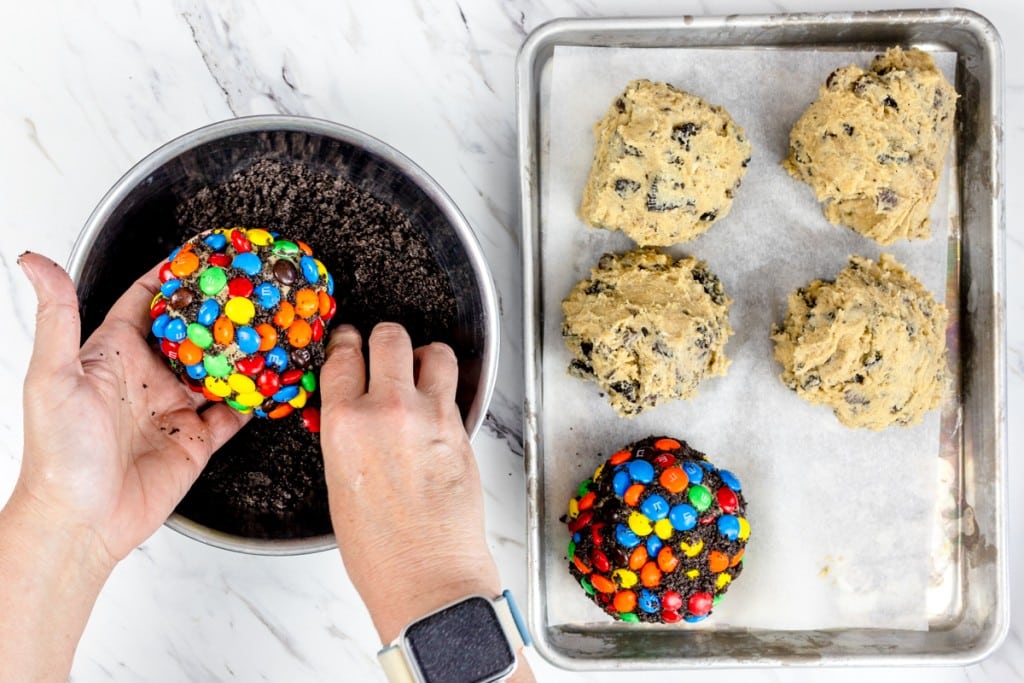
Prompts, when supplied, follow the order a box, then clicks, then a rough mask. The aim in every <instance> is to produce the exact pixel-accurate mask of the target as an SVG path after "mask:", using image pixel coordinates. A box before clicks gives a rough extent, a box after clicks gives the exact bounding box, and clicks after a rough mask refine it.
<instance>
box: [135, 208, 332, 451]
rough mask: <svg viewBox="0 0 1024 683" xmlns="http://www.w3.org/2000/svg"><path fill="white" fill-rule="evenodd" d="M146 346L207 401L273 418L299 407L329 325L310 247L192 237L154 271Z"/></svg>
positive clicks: (267, 235)
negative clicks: (154, 346)
mask: <svg viewBox="0 0 1024 683" xmlns="http://www.w3.org/2000/svg"><path fill="white" fill-rule="evenodd" d="M160 282H161V285H160V292H159V293H158V294H157V295H156V297H154V298H153V301H152V303H151V304H150V311H149V314H150V318H152V320H153V324H152V332H153V336H154V337H156V339H157V340H158V341H159V347H160V352H161V353H163V355H164V356H166V357H167V359H168V360H169V362H170V364H171V368H173V369H174V371H175V372H177V373H178V374H179V375H180V376H181V378H182V379H183V380H184V381H185V382H186V383H187V384H188V385H189V386H190V387H192V389H193V390H195V391H197V392H202V394H203V395H204V396H206V398H207V399H209V400H211V401H224V402H226V403H227V404H228V405H229V406H231V407H232V408H234V409H235V410H238V411H239V412H243V413H248V412H250V411H251V412H253V413H254V414H255V415H256V416H257V417H269V418H280V417H284V416H286V415H288V414H290V413H292V412H293V411H294V410H302V411H303V413H302V417H303V421H304V422H305V424H306V427H307V428H309V429H310V430H312V431H318V430H319V423H320V416H319V412H318V411H317V410H316V408H315V407H313V406H308V407H307V406H306V403H307V402H308V401H309V398H310V395H311V394H312V393H313V392H314V391H315V390H316V386H317V375H318V372H319V368H320V366H321V365H322V364H323V361H324V343H325V342H324V331H325V327H326V325H327V322H328V321H329V320H330V319H331V317H333V316H334V313H335V310H336V304H335V301H334V297H333V294H334V278H333V277H331V275H330V273H328V272H327V269H326V268H325V267H324V265H323V263H321V262H320V261H319V260H318V259H316V258H315V257H314V256H313V251H312V249H310V247H309V245H307V244H306V243H305V242H301V241H292V240H289V239H287V238H285V237H281V236H279V235H277V234H276V233H272V232H268V231H266V230H260V229H249V230H247V229H245V228H219V229H216V230H210V231H207V232H203V233H200V234H199V235H196V236H195V237H193V238H192V239H190V240H189V241H188V242H186V243H185V244H184V245H182V246H181V247H179V248H178V249H175V250H174V252H173V253H172V254H171V255H170V257H169V258H168V259H167V261H166V263H164V264H163V265H162V266H161V267H160Z"/></svg>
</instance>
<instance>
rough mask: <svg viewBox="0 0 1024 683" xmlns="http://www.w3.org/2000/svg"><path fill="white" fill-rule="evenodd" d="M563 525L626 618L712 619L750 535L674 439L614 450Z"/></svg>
mask: <svg viewBox="0 0 1024 683" xmlns="http://www.w3.org/2000/svg"><path fill="white" fill-rule="evenodd" d="M178 353H179V354H180V353H181V350H180V349H179V351H178ZM565 521H566V523H567V525H568V528H569V533H570V534H571V536H572V540H571V541H570V543H569V553H568V554H569V558H568V559H569V571H570V573H571V574H572V575H573V577H574V578H575V579H576V581H577V582H578V583H579V584H580V586H581V587H582V588H583V591H584V593H585V594H586V595H587V596H588V597H589V598H590V600H591V601H593V602H594V604H596V605H597V606H598V607H600V608H601V609H602V610H604V611H605V612H607V613H608V614H610V615H611V616H612V617H614V618H616V619H619V620H621V621H625V622H647V623H664V624H675V623H683V624H692V623H696V622H698V621H702V620H704V619H706V618H707V617H708V616H709V615H710V614H711V611H712V608H713V607H714V606H715V605H717V604H718V602H719V600H720V599H721V596H722V594H724V593H725V592H726V591H727V590H728V588H729V586H730V585H732V582H733V581H735V580H736V578H737V577H738V576H739V575H740V573H741V572H742V571H743V554H744V550H745V548H746V544H747V540H748V539H749V538H750V522H749V521H748V520H747V517H746V501H745V499H744V498H743V494H742V492H741V488H740V482H739V479H738V478H737V477H736V475H735V474H733V473H732V472H730V471H728V470H720V469H718V468H717V467H715V466H714V465H713V464H711V463H710V462H708V460H707V458H706V457H705V455H704V454H703V453H701V452H699V451H696V450H694V449H692V448H690V446H689V445H687V444H686V442H685V441H681V440H678V439H672V438H668V437H649V438H647V439H643V440H642V441H638V442H636V443H634V444H631V445H630V446H627V447H626V448H623V449H620V450H618V451H616V452H615V453H614V455H612V456H611V457H610V458H609V459H608V460H607V461H606V462H604V463H603V464H601V465H600V466H599V467H598V468H597V470H596V471H595V472H594V475H593V477H591V478H589V479H586V480H585V481H584V482H583V483H582V484H580V486H579V487H578V488H577V490H576V495H575V496H573V498H572V499H571V500H570V501H569V511H568V515H567V516H566V517H565Z"/></svg>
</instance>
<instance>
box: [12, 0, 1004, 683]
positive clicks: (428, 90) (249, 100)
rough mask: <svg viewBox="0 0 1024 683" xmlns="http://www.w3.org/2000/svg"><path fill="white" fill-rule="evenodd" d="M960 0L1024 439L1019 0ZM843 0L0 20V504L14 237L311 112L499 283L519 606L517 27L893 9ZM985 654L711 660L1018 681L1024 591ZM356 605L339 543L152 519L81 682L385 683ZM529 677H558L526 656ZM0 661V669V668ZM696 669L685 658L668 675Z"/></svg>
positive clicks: (292, 8)
mask: <svg viewBox="0 0 1024 683" xmlns="http://www.w3.org/2000/svg"><path fill="white" fill-rule="evenodd" d="M896 4H898V5H900V6H903V7H907V6H911V7H931V6H936V5H938V6H956V5H965V6H967V7H969V8H971V9H974V10H976V11H978V12H980V13H981V14H983V15H985V16H987V17H988V18H989V19H990V20H991V21H992V22H993V23H994V24H995V26H996V27H997V29H998V30H999V31H1000V32H1001V34H1002V36H1003V40H1004V43H1005V45H1004V48H1005V62H1006V65H1007V69H1006V78H1007V82H1006V118H1005V122H1006V126H1005V129H1004V131H1005V141H1006V148H1005V153H1006V159H1007V167H1006V170H1007V174H1006V195H1005V196H1006V225H1007V234H1006V259H1007V264H1008V268H1007V271H1008V272H1007V291H1006V313H1007V366H1008V369H1007V375H1008V377H1007V380H1008V381H1007V386H1008V397H1009V409H1008V412H1007V414H1008V415H1009V449H1008V450H1009V453H1010V455H1011V458H1012V456H1013V455H1014V454H1015V453H1017V452H1019V451H1021V450H1022V449H1024V431H1022V430H1024V421H1022V420H1021V419H1020V417H1021V411H1020V406H1021V402H1022V400H1024V296H1022V295H1024V273H1022V271H1021V269H1020V268H1017V267H1015V264H1019V263H1021V262H1024V229H1022V228H1021V227H1020V221H1021V219H1022V217H1024V192H1021V191H1020V190H1021V188H1020V182H1021V177H1022V175H1024V155H1022V152H1024V124H1022V123H1021V121H1022V120H1024V76H1021V73H1020V71H1019V70H1018V69H1016V68H1013V67H1012V66H1011V65H1015V64H1021V63H1024V47H1022V44H1021V43H1017V42H1016V40H1015V38H1016V37H1017V36H1016V32H1017V31H1019V30H1020V29H1021V28H1024V8H1022V7H1021V6H1019V5H1017V4H1016V3H1009V2H1000V0H977V1H970V0H965V2H962V3H954V2H948V1H946V0H925V1H923V2H921V1H919V0H902V1H901V2H899V3H896ZM886 8H887V7H886V4H885V3H883V2H877V1H875V0H871V1H861V2H848V3H845V4H843V3H838V2H835V1H834V0H819V2H809V1H805V0H781V1H778V0H776V1H772V0H750V1H748V2H741V1H739V0H725V1H721V2H693V1H685V0H683V1H678V2H671V1H669V0H601V1H598V0H578V1H574V0H516V1H511V0H510V1H505V0H474V1H473V2H469V1H468V0H466V1H464V2H462V3H461V4H460V3H459V2H458V1H457V0H429V1H428V0H381V1H380V2H327V1H326V0H324V1H323V2H314V1H312V0H310V1H309V2H296V3H273V2H268V1H267V2H244V1H241V0H239V1H236V2H219V3H209V5H207V4H206V3H201V2H189V1H185V0H173V1H168V2H161V3H146V2H105V3H88V4H86V3H55V2H43V3H20V4H19V5H18V8H17V12H11V13H8V14H9V16H8V18H7V20H5V21H4V22H2V23H0V88H2V92H3V104H2V105H0V149H2V150H3V163H2V164H0V206H2V207H3V208H4V212H3V218H2V219H0V320H4V321H5V334H6V338H5V342H4V345H3V350H2V352H0V381H2V384H0V385H2V386H7V387H8V390H7V391H6V392H3V393H2V394H0V499H6V497H7V495H8V493H9V491H10V489H11V488H12V487H13V485H14V481H15V479H16V477H17V472H18V467H19V462H20V457H21V442H22V427H21V403H20V387H21V384H22V380H23V377H24V372H25V368H26V367H27V364H28V357H29V352H30V348H31V339H32V335H33V326H34V313H33V311H34V303H35V302H34V297H33V295H32V292H31V289H30V287H29V285H28V282H27V281H26V280H25V279H24V278H23V277H22V275H21V273H20V271H19V270H18V268H17V267H16V266H15V261H16V259H17V255H18V254H19V253H21V252H22V251H24V250H26V249H31V250H33V251H39V252H42V253H45V254H48V255H49V256H51V257H53V258H55V259H56V260H58V261H66V259H67V256H68V254H69V253H70V250H71V245H72V243H73V242H74V240H75V237H76V236H77V234H78V231H79V229H80V228H81V226H82V224H83V223H84V221H85V219H86V217H87V216H88V215H89V213H90V211H91V210H92V209H93V207H94V206H95V204H96V203H97V201H98V200H99V198H100V197H101V196H102V195H103V193H104V192H105V191H106V190H107V189H108V188H109V187H110V186H111V185H112V184H113V183H114V182H115V181H116V180H117V178H118V177H119V176H120V175H121V174H122V173H124V172H125V171H126V170H127V169H128V168H129V167H130V166H131V165H132V164H134V163H135V162H136V161H138V160H139V159H140V158H142V157H143V156H145V155H146V154H147V153H148V152H150V151H151V150H153V149H154V148H156V147H157V146H159V145H160V144H162V143H164V142H165V141H167V140H169V139H171V138H173V137H175V136H177V135H180V134H182V133H184V132H186V131H189V130H191V129H193V128H196V127H198V126H202V125H204V124H206V123H210V122H212V121H216V120H220V119H226V118H230V117H233V116H243V115H248V114H260V113H287V114H299V115H309V116H316V117H322V118H326V119H331V120H334V121H338V122H341V123H345V124H348V125H350V126H354V127H356V128H360V129H362V130H364V131H366V132H368V133H370V134H371V135H374V136H376V137H379V138H382V139H384V140H386V141H387V142H389V143H390V144H392V145H394V146H395V147H397V148H398V149H400V150H402V151H403V152H404V153H405V154H407V155H408V156H410V157H411V158H412V159H413V160H415V161H416V162H417V163H418V164H420V165H421V166H422V167H423V168H424V169H425V170H426V171H427V172H428V173H430V174H431V175H432V176H433V177H434V178H435V179H437V181H438V182H439V183H440V184H441V185H442V186H443V187H444V188H445V189H446V190H447V191H448V192H449V193H450V194H451V195H452V197H453V198H454V199H455V201H456V203H457V204H459V206H460V207H461V208H462V210H463V212H464V213H465V214H466V216H467V217H468V218H469V220H470V223H471V224H472V225H473V226H474V227H475V229H476V230H477V234H478V237H479V239H480V242H481V244H482V246H483V249H484V252H485V253H486V255H487V257H488V259H489V262H490V265H491V268H492V271H493V275H494V278H495V281H496V283H497V288H498V291H499V293H500V295H501V304H502V321H501V323H502V330H501V331H502V356H501V365H500V369H499V378H498V383H497V390H496V392H495V396H494V400H493V403H492V405H491V410H490V415H489V416H488V419H487V421H486V423H485V426H484V429H483V430H482V431H481V433H480V435H479V436H478V437H477V438H476V440H475V447H476V451H477V457H478V461H479V463H480V466H481V470H482V476H483V481H484V486H485V489H486V494H487V495H486V501H487V529H488V537H489V540H490V544H491V548H492V550H493V552H494V553H495V555H496V556H497V558H498V562H499V566H500V567H502V571H503V578H504V581H505V583H506V585H507V586H508V587H509V588H511V589H512V590H513V591H514V593H515V594H516V595H517V596H520V601H521V602H525V595H526V566H525V517H526V509H525V484H524V476H523V447H522V426H521V419H522V410H521V405H522V401H523V389H522V370H523V359H522V348H521V315H522V310H521V303H520V291H521V288H520V262H519V258H518V253H519V252H518V250H519V240H518V230H519V224H518V210H517V203H518V196H517V176H516V168H517V160H516V124H515V111H514V81H513V63H514V60H515V56H516V52H517V50H518V49H519V46H520V44H521V43H522V41H523V39H524V37H525V36H526V34H527V33H529V31H531V30H532V29H533V28H535V27H537V26H538V25H540V24H541V23H543V22H545V21H547V20H549V19H552V18H555V17H562V16H598V15H604V16H631V15H632V16H641V15H666V14H729V13H739V12H743V13H768V12H783V11H826V10H830V9H836V10H847V9H886ZM1009 487H1010V496H1009V510H1008V516H1009V520H1010V533H1009V541H1010V543H1009V549H1010V577H1011V582H1010V583H1011V587H1012V586H1015V585H1016V586H1020V585H1024V553H1022V550H1021V549H1022V548H1024V522H1022V521H1021V520H1024V503H1022V500H1024V468H1021V467H1019V466H1015V464H1014V463H1012V462H1011V466H1010V478H1009ZM1011 595H1012V604H1011V614H1012V625H1011V630H1010V633H1009V636H1008V637H1007V639H1006V641H1005V643H1004V644H1003V645H1002V647H1000V648H999V650H998V651H996V652H995V653H994V654H993V655H992V656H991V657H989V658H988V659H986V660H984V661H982V662H981V663H979V664H975V665H973V666H970V667H966V668H946V667H942V668H923V669H904V668H900V669H895V668H894V669H870V670H865V669H853V670H851V669H846V670H840V669H781V668H780V669H765V670H743V671H741V670H733V671H716V672H714V673H713V674H710V673H708V674H701V675H713V676H714V680H716V681H720V682H722V683H725V682H727V681H733V680H735V681H740V680H743V681H822V680H828V681H861V680H865V679H867V678H870V679H871V680H875V681H879V683H881V682H884V681H897V680H898V681H906V680H922V681H923V680H928V681H950V682H952V681H972V682H975V683H976V682H978V681H993V682H1000V683H1001V682H1003V681H1017V680H1024V596H1022V591H1012V593H1011ZM377 647H378V643H377V639H376V635H375V633H374V632H373V629H372V626H371V622H370V619H369V617H368V615H367V614H366V612H365V610H364V608H363V606H362V604H361V603H360V601H359V598H358V596H357V595H356V593H355V591H354V589H353V588H352V586H351V584H350V583H349V581H348V579H347V578H346V576H345V572H344V568H343V566H342V564H341V561H340V559H339V557H338V555H337V553H335V552H326V553H320V554H317V555H312V556H304V557H290V558H264V557H251V556H245V555H238V554H233V553H230V552H226V551H220V550H216V549H213V548H209V547H206V546H204V545H202V544H199V543H197V542H194V541H191V540H189V539H187V538H185V537H183V536H180V535H178V534H177V533H175V532H173V531H171V530H168V529H166V528H165V529H161V530H160V531H159V532H157V534H156V535H155V536H153V537H152V538H151V539H150V540H149V541H147V542H146V543H145V544H144V545H143V546H142V547H141V548H139V549H138V550H137V551H136V552H134V553H132V554H131V555H130V556H129V557H128V558H127V559H126V560H125V561H124V562H123V563H122V564H121V565H120V566H119V567H118V569H117V570H116V571H115V573H114V576H113V577H112V578H111V580H110V582H109V583H108V585H107V586H106V588H105V590H104V592H103V594H102V595H101V597H100V600H99V602H98V604H97V606H96V609H95V611H94V613H93V617H92V620H91V621H90V624H89V627H88V629H87V630H86V633H85V636H84V638H83V640H82V643H81V646H80V648H79V651H78V655H77V658H76V661H75V665H74V670H73V673H72V680H75V681H105V680H111V681H119V682H120V681H228V680H241V681H256V680H267V681H293V682H299V681H382V680H383V675H382V674H381V672H380V671H379V669H378V668H377V665H376V661H375V657H374V654H375V652H376V650H377ZM530 658H531V661H532V663H533V665H534V667H535V669H536V671H537V673H538V677H539V679H540V680H544V681H613V680H628V679H629V678H631V676H630V675H629V674H623V673H614V672H608V673H593V674H572V673H568V672H564V671H561V670H558V669H556V668H554V667H552V666H550V665H549V664H547V663H546V662H545V661H543V660H542V659H541V658H540V657H539V656H537V655H536V653H531V654H530ZM0 666H2V665H0ZM688 675H693V674H683V673H680V674H679V675H678V676H677V678H680V679H681V678H683V676H688Z"/></svg>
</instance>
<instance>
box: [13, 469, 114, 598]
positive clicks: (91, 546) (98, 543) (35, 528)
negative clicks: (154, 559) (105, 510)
mask: <svg viewBox="0 0 1024 683" xmlns="http://www.w3.org/2000/svg"><path fill="white" fill-rule="evenodd" d="M0 533H3V535H4V543H5V545H10V546H11V547H15V548H17V550H18V553H19V556H20V557H24V558H32V557H43V558H50V560H49V564H51V565H52V566H61V565H63V566H64V567H65V568H66V570H67V571H65V572H63V576H62V580H65V581H67V580H70V581H73V582H74V583H75V584H76V585H77V586H80V587H82V588H85V587H88V586H95V587H96V589H97V591H98V589H99V588H100V587H102V585H103V583H104V582H106V580H107V578H108V577H109V576H110V574H111V572H113V570H114V567H115V566H116V564H117V561H116V560H115V559H114V558H113V557H112V556H111V555H110V553H109V552H108V551H107V548H106V546H105V545H104V543H103V541H102V539H101V538H100V537H99V536H98V535H97V533H96V531H95V530H94V529H92V528H91V527H89V526H88V525H87V524H83V523H80V522H78V521H76V520H71V519H68V518H67V517H66V516H64V515H61V514H59V513H58V512H56V511H54V510H52V509H51V508H50V507H49V506H47V505H46V504H45V503H44V502H42V501H41V500H39V498H37V497H36V496H34V495H32V494H31V493H30V492H28V491H26V490H25V489H24V488H23V487H22V486H21V484H20V483H19V484H18V485H17V486H16V487H15V489H14V492H13V493H12V494H11V498H10V500H8V502H7V504H6V505H5V506H4V507H3V508H0Z"/></svg>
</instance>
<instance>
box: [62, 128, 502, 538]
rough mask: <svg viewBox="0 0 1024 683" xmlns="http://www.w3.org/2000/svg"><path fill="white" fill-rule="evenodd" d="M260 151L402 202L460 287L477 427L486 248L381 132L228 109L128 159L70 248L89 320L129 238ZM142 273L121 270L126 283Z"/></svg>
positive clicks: (149, 246) (494, 343)
mask: <svg viewBox="0 0 1024 683" xmlns="http://www.w3.org/2000/svg"><path fill="white" fill-rule="evenodd" d="M264 158H268V159H275V160H279V161H284V162H298V163H303V164H309V165H312V166H313V167H315V168H317V169H318V170H321V171H323V170H326V171H329V172H331V173H335V174H337V175H338V176H339V177H341V178H344V179H345V180H347V181H349V182H351V183H352V184H354V185H356V186H357V187H359V188H361V189H363V190H365V191H367V192H369V193H370V194H371V195H373V196H375V197H376V198H377V199H379V200H381V201H384V202H387V203H389V204H392V205H394V206H397V207H398V208H399V209H401V210H402V211H403V212H404V213H405V215H406V216H407V217H408V218H409V219H410V220H411V221H412V223H413V225H414V226H415V227H417V228H419V229H420V230H421V231H422V233H423V235H424V236H425V237H426V239H427V241H428V244H429V245H430V248H431V251H432V253H433V256H434V258H435V259H436V260H437V261H438V263H439V264H440V265H441V267H442V268H443V269H444V271H445V272H446V273H447V274H448V277H449V280H450V282H451V285H452V289H453V292H454V295H455V299H456V308H457V322H456V325H455V329H454V330H452V333H453V337H454V338H456V339H457V340H458V344H457V345H458V346H460V347H461V351H458V353H459V356H460V358H459V374H460V378H459V396H458V402H459V405H460V408H461V410H462V414H463V417H464V422H465V427H466V431H467V432H468V433H469V435H470V437H472V436H473V435H474V434H475V433H476V431H477V430H478V429H479V427H480V425H481V423H482V422H483V419H484V416H485V415H486V413H487V406H488V403H489V401H490V398H491V392H492V390H493V388H494V380H495V374H496V371H497V362H498V310H497V297H496V294H495V290H494V284H493V281H492V279H491V275H490V271H489V269H488V267H487V263H486V261H485V259H484V255H483V252H482V251H481V249H480V246H479V244H478V242H477V240H476V237H475V236H474V234H473V231H472V229H471V228H470V226H469V223H468V222H467V221H466V219H465V217H464V216H463V215H462V213H461V212H460V211H459V209H458V208H457V207H456V206H455V203H454V202H453V201H452V199H451V197H449V196H448V195H447V194H446V193H445V191H444V190H443V189H441V187H440V186H439V185H438V184H437V183H436V182H435V181H434V180H433V179H432V178H431V177H430V176H428V175H427V174H426V173H425V172H424V171H423V169H421V168H420V167H419V166H417V165H416V164H415V163H413V162H412V161H410V160H409V159H408V158H407V157H405V156H404V155H402V154H401V153H400V152H398V151H397V150H395V149H394V148H392V147H390V146H388V145H387V144H385V143H384V142H381V141H380V140H378V139H376V138H373V137H371V136H369V135H367V134H365V133H362V132H360V131H358V130H355V129H352V128H349V127H346V126H342V125H339V124H336V123H331V122H329V121H323V120H318V119H311V118H303V117H293V116H254V117H247V118H239V119H232V120H228V121H222V122H220V123H214V124H212V125H209V126H205V127H203V128H199V129H197V130H194V131H192V132H190V133H187V134H185V135H183V136H181V137H179V138H177V139H175V140H172V141H171V142H168V143H167V144H165V145H164V146H162V147H160V148H159V149H157V150H156V151H154V152H152V153H151V154H150V155H149V156H147V157H146V158H144V159H143V160H142V161H140V162H139V163H138V164H137V165H136V166H135V167H134V168H132V169H131V170H130V171H128V173H126V174H125V175H124V177H122V178H121V179H120V180H118V181H117V183H116V184H115V185H114V186H113V187H112V188H111V189H110V191H109V192H107V194H106V195H105V196H104V197H103V199H102V200H101V201H100V203H99V205H98V206H97V208H96V210H95V211H94V212H93V214H92V215H91V216H90V217H89V220H88V221H87V222H86V224H85V227H84V228H83V229H82V232H81V234H80V235H79V237H78V240H77V241H76V243H75V245H74V248H73V249H72V253H71V258H70V261H69V268H68V270H69V272H70V274H71V276H72V278H73V279H74V281H75V283H76V286H77V290H78V296H79V301H80V302H81V306H82V317H83V331H84V332H85V333H86V334H88V333H89V332H90V331H91V329H94V328H95V326H96V325H98V324H99V322H100V321H101V320H102V318H103V315H104V314H105V313H106V309H107V308H108V307H109V305H110V303H112V302H110V301H103V300H100V301H97V300H95V297H93V296H92V294H93V293H94V290H96V289H98V287H97V285H98V283H100V282H101V281H102V282H103V285H104V287H108V288H109V286H110V283H109V282H108V279H109V278H110V277H111V275H110V273H111V269H110V263H109V261H110V259H112V258H114V256H112V254H114V253H118V252H119V251H120V252H121V253H123V252H124V250H125V249H126V246H125V245H126V244H127V245H129V246H128V247H127V249H128V251H129V252H130V253H133V254H134V253H136V251H135V250H138V251H142V250H146V251H152V252H153V253H154V254H160V253H161V252H160V250H159V249H154V248H153V247H154V240H156V239H157V238H158V237H159V235H160V231H161V229H162V228H163V227H168V228H169V227H170V226H172V225H173V224H174V215H173V213H174V207H175V206H176V205H177V204H178V203H179V202H181V201H182V200H184V199H187V198H189V197H191V196H193V195H194V194H195V193H196V192H197V191H198V190H199V189H201V188H203V187H206V186H210V185H215V184H218V183H220V182H223V181H225V180H226V179H228V178H229V177H230V176H231V175H232V174H234V173H235V172H237V171H238V170H240V169H243V168H246V167H248V166H249V165H251V164H252V163H253V162H255V161H257V160H259V159H264ZM157 258H159V257H155V258H153V259H152V261H153V262H154V263H155V262H156V260H157ZM133 261H135V262H138V259H133ZM139 265H145V264H144V263H141V264H139ZM140 274H141V273H125V274H124V275H125V277H126V281H125V282H124V283H123V285H124V287H127V285H128V284H130V282H131V280H132V279H134V278H135V277H137V276H138V275H140ZM118 284H120V283H118ZM167 525H168V526H170V527H171V528H173V529H175V530H177V531H179V532H181V533H183V534H185V535H187V536H189V537H192V538H194V539H197V540H200V541H203V542H205V543H208V544H211V545H214V546H218V547H221V548H226V549H230V550H236V551H241V552H247V553H254V554H266V555H290V554H301V553H307V552H314V551H319V550H325V549H328V548H332V547H334V545H335V542H334V537H333V535H331V534H330V533H324V534H319V535H313V536H307V537H281V538H250V537H247V536H244V535H238V534H235V533H225V532H224V531H221V530H218V529H216V528H213V526H210V525H208V524H200V523H198V522H196V521H194V520H192V519H189V518H188V517H186V516H184V515H183V514H180V513H177V512H176V513H175V514H174V515H172V516H171V518H170V519H169V520H168V521H167ZM285 536H287V535H285Z"/></svg>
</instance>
